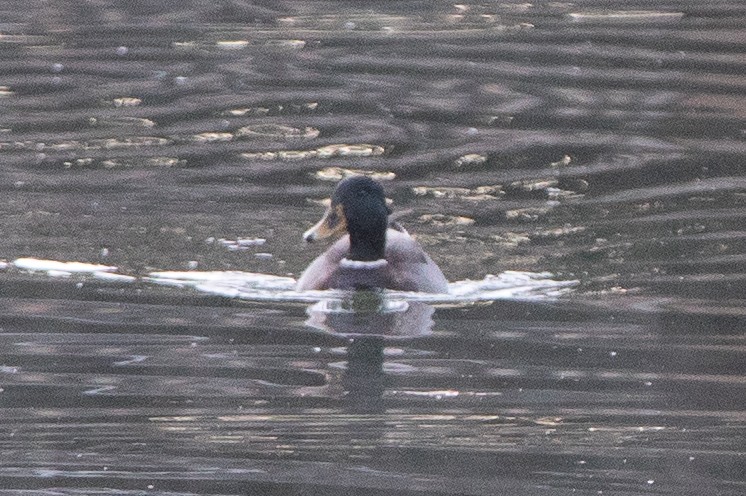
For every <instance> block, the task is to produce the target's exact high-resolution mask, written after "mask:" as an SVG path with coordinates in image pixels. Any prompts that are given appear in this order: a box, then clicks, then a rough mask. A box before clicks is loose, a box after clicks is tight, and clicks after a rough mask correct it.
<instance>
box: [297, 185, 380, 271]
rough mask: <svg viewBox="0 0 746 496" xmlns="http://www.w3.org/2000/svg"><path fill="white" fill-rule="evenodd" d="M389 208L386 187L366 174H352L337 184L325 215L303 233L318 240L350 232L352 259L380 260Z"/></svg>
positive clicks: (311, 238)
mask: <svg viewBox="0 0 746 496" xmlns="http://www.w3.org/2000/svg"><path fill="white" fill-rule="evenodd" d="M389 213H390V212H389V208H388V206H387V205H386V197H385V195H384V193H383V187H381V185H380V184H379V183H377V182H376V181H374V180H373V179H371V178H369V177H366V176H352V177H349V178H347V179H345V180H343V181H341V182H340V183H339V184H338V185H337V189H335V190H334V194H333V195H332V199H331V204H330V205H329V208H328V209H327V211H326V213H325V214H324V217H323V218H322V219H321V220H320V221H319V222H318V223H317V224H316V225H315V226H313V227H312V228H311V229H309V230H308V231H306V232H305V233H303V239H304V240H305V241H306V242H308V243H311V242H313V241H316V240H318V239H324V238H328V237H329V236H333V235H337V234H343V233H344V232H345V231H347V233H349V235H350V253H349V255H348V257H347V258H349V259H350V260H365V261H367V260H379V259H381V258H383V256H384V247H385V245H386V229H387V228H388V215H389Z"/></svg>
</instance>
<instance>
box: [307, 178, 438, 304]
mask: <svg viewBox="0 0 746 496" xmlns="http://www.w3.org/2000/svg"><path fill="white" fill-rule="evenodd" d="M388 214H389V209H388V207H387V206H386V199H385V196H384V194H383V188H381V186H380V184H378V183H377V182H375V181H373V180H372V179H370V178H367V177H364V176H353V177H351V178H348V179H345V180H344V181H342V182H341V183H340V184H339V186H337V189H336V190H335V192H334V195H333V196H332V203H331V206H330V207H329V209H328V210H327V212H326V215H325V216H324V218H322V219H321V221H320V222H319V223H318V224H316V226H314V227H313V228H311V229H309V230H308V231H306V233H305V234H304V239H305V240H306V241H308V242H311V241H314V240H316V239H320V238H323V237H327V236H330V235H332V234H335V233H340V234H341V233H343V232H344V231H347V234H345V235H344V236H342V238H341V239H339V240H338V241H337V242H335V243H334V244H333V245H332V246H331V247H330V248H329V249H328V250H327V251H326V252H325V253H323V254H322V255H320V256H319V257H318V258H316V260H314V261H313V262H312V263H311V264H310V265H309V266H308V268H307V269H306V270H305V271H304V272H303V274H302V275H301V277H300V278H299V279H298V283H297V289H298V290H301V291H302V290H316V289H353V290H354V289H394V290H400V291H420V292H426V293H447V292H448V280H447V279H446V278H445V276H444V275H443V272H441V270H440V268H439V267H438V266H437V265H436V264H435V262H433V260H432V259H431V258H430V257H429V256H428V255H427V254H426V253H425V252H424V250H423V249H422V247H421V246H420V245H419V243H417V241H415V240H414V239H413V238H412V237H411V236H410V235H409V234H408V233H407V232H406V231H404V230H403V229H394V228H392V227H390V226H389V220H388Z"/></svg>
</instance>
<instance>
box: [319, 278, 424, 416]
mask: <svg viewBox="0 0 746 496" xmlns="http://www.w3.org/2000/svg"><path fill="white" fill-rule="evenodd" d="M307 311H308V315H309V318H308V320H307V321H306V324H307V325H309V326H311V327H314V328H316V329H319V330H322V331H324V332H330V333H334V334H336V335H340V336H345V337H347V338H348V339H349V341H348V346H347V367H346V369H345V371H344V373H343V375H342V377H341V384H342V387H343V388H344V391H345V399H346V401H347V402H348V406H349V407H350V408H352V409H354V410H356V411H377V410H382V409H383V406H382V401H381V398H382V396H383V392H384V390H385V389H386V385H387V381H386V375H385V373H384V370H383V365H384V357H385V355H384V348H385V346H386V344H387V343H391V342H392V341H395V340H397V339H406V338H413V337H418V336H427V335H430V334H431V333H432V327H433V319H432V316H433V313H434V312H435V308H433V307H432V306H431V305H428V304H426V303H421V302H407V301H404V300H397V299H389V298H387V297H386V294H385V293H384V292H381V291H370V290H365V291H363V290H360V291H354V292H352V293H350V294H349V296H348V297H343V298H339V299H333V300H322V301H319V302H317V303H315V304H314V305H311V306H310V307H309V308H308V310H307Z"/></svg>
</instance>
